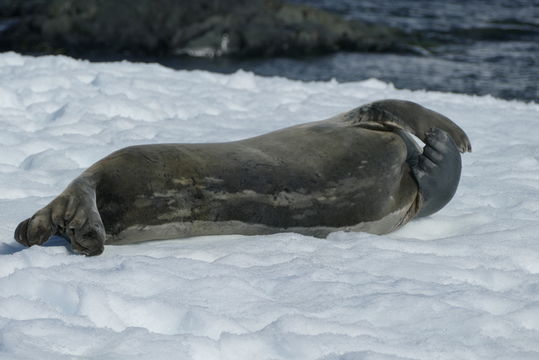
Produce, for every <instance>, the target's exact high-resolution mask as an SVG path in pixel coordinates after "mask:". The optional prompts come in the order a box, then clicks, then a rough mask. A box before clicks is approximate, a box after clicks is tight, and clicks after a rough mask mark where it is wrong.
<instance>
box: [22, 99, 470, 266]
mask: <svg viewBox="0 0 539 360" xmlns="http://www.w3.org/2000/svg"><path fill="white" fill-rule="evenodd" d="M411 135H415V136H416V137H418V138H419V139H420V140H421V141H423V142H424V143H425V146H424V148H423V149H421V148H420V147H419V146H418V145H417V143H416V142H415V141H414V139H413V138H412V136H411ZM459 151H460V152H465V151H471V145H470V141H469V139H468V137H467V136H466V134H465V133H464V131H463V130H462V129H461V128H459V127H458V126H457V125H456V124H455V123H453V122H452V121H451V120H449V119H448V118H447V117H445V116H443V115H441V114H439V113H437V112H434V111H432V110H429V109H426V108H424V107H422V106H421V105H418V104H416V103H413V102H409V101H402V100H382V101H377V102H373V103H370V104H367V105H363V106H360V107H358V108H356V109H353V110H351V111H349V112H346V113H343V114H339V115H337V116H334V117H332V118H329V119H327V120H322V121H317V122H312V123H306V124H302V125H297V126H293V127H289V128H285V129H282V130H278V131H274V132H271V133H268V134H265V135H261V136H257V137H253V138H248V139H244V140H241V141H234V142H227V143H208V144H156V145H142V146H131V147H127V148H124V149H121V150H118V151H116V152H114V153H112V154H110V155H108V156H107V157H105V158H103V159H101V160H100V161H98V162H97V163H95V164H94V165H92V166H91V167H89V168H88V169H87V170H86V171H84V172H83V173H82V174H81V175H80V176H79V177H77V178H76V179H75V180H73V181H72V182H71V183H70V184H69V185H68V187H67V188H66V189H65V190H64V191H63V192H62V193H61V194H60V195H59V196H58V197H56V198H55V199H54V200H53V201H52V202H51V203H49V204H48V205H47V206H45V207H44V208H42V209H41V210H39V211H37V212H36V213H35V214H34V215H33V216H32V217H31V218H29V219H26V220H24V221H22V222H21V223H20V224H19V225H18V226H17V229H16V230H15V239H16V240H17V241H19V242H20V243H22V244H24V245H27V246H31V245H35V244H43V243H44V242H46V241H47V240H48V239H49V238H50V237H51V236H53V235H59V236H62V237H64V238H66V239H68V240H69V241H70V242H71V245H72V248H73V251H74V252H76V253H80V254H85V255H98V254H100V253H102V252H103V250H104V244H125V243H134V242H139V241H147V240H159V239H172V238H183V237H192V236H197V235H217V234H244V235H254V234H270V233H277V232H297V233H301V234H306V235H311V236H316V237H325V236H327V235H328V234H329V233H330V232H332V231H338V230H344V231H364V232H369V233H374V234H384V233H388V232H391V231H393V230H396V229H398V228H399V227H401V226H403V225H404V224H406V223H407V222H408V221H410V220H411V219H413V218H414V217H418V216H428V215H430V214H433V213H435V212H436V211H438V210H440V209H441V208H442V207H443V206H444V205H445V204H447V203H448V202H449V200H451V198H452V197H453V195H454V194H455V191H456V189H457V186H458V182H459V179H460V173H461V158H460V153H459Z"/></svg>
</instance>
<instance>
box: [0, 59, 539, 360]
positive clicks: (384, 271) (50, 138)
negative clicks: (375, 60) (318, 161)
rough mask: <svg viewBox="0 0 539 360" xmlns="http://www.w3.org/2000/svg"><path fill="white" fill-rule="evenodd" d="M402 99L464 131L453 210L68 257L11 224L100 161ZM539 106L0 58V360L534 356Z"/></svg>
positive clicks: (364, 86)
mask: <svg viewBox="0 0 539 360" xmlns="http://www.w3.org/2000/svg"><path fill="white" fill-rule="evenodd" d="M383 98H400V99H407V100H412V101H416V102H419V103H421V104H423V105H425V106H427V107H429V108H432V109H434V110H437V111H439V112H441V113H443V114H445V115H447V116H449V117H450V118H452V119H453V120H455V121H456V122H457V123H458V124H459V125H461V126H462V127H463V128H464V129H465V130H466V131H467V133H468V134H469V136H470V138H471V140H472V145H473V148H474V152H473V153H472V154H465V155H464V157H463V167H464V168H463V175H462V180H461V185H460V187H459V190H458V192H457V194H456V196H455V198H454V199H453V201H452V202H451V203H450V204H449V205H448V206H446V207H445V208H444V209H443V210H442V211H440V212H439V213H437V214H435V215H433V216H430V217H428V218H424V219H421V220H417V221H413V222H411V223H409V224H407V225H406V226H405V227H404V228H403V229H401V230H399V231H397V232H395V233H392V234H389V235H384V236H375V235H369V234H361V233H342V232H341V233H334V234H331V235H330V236H329V237H328V238H327V239H315V238H310V237H306V236H301V235H298V234H293V233H289V234H278V235H271V236H214V237H199V238H192V239H187V240H172V241H161V242H150V243H144V244H138V245H124V246H106V248H105V252H104V253H103V255H101V256H98V257H93V258H87V257H83V256H78V255H74V254H72V253H71V252H70V251H69V250H68V248H67V247H66V245H65V243H64V242H62V241H60V240H58V239H55V240H54V239H53V240H51V241H50V243H49V244H46V246H41V247H37V246H36V247H32V248H23V247H22V246H20V245H18V244H17V243H16V242H15V241H14V240H13V239H12V236H13V230H14V228H15V226H16V225H17V223H18V222H19V221H21V220H23V219H24V218H26V217H28V216H30V215H32V214H33V213H34V212H35V211H36V210H37V209H38V208H40V207H41V206H43V205H45V204H46V203H48V202H49V201H50V200H52V199H53V197H54V196H55V195H56V194H58V193H59V192H60V191H61V190H62V189H63V188H64V187H65V186H66V185H67V184H68V182H69V181H71V179H73V178H74V177H75V176H76V175H77V174H79V173H80V172H81V171H82V169H84V168H86V167H87V166H89V165H90V164H92V163H93V162H95V161H97V160H98V159H99V158H101V157H103V156H104V155H106V154H108V153H110V152H111V151H113V150H115V149H118V148H121V147H124V146H127V145H132V144H143V143H159V142H211V141H226V140H235V139H240V138H245V137H248V136H253V135H257V134H261V133H264V132H267V131H270V130H274V129H278V128H282V127H285V126H288V125H292V124H297V123H302V122H307V121H313V120H319V119H322V118H326V117H329V116H331V115H333V114H336V113H338V112H341V111H345V110H348V109H351V108H353V107H355V106H358V105H360V104H363V103H366V102H369V101H373V100H378V99H383ZM538 120H539V105H537V104H534V103H529V104H526V103H522V102H517V101H502V100H498V99H494V98H492V97H489V96H487V97H475V96H466V95H456V94H443V93H434V92H425V91H414V92H412V91H408V90H396V89H395V88H394V87H393V86H391V85H389V84H385V83H382V82H380V81H377V80H368V81H362V82H355V83H345V84H339V83H337V82H335V81H331V82H312V83H304V82H299V81H291V80H287V79H283V78H262V77H257V76H254V75H253V74H251V73H246V72H242V71H239V72H237V73H235V74H232V75H219V74H212V73H209V72H203V71H173V70H170V69H167V68H164V67H161V66H157V65H145V64H132V63H126V62H123V63H105V64H91V63H89V62H86V61H77V60H73V59H70V58H66V57H40V58H32V57H23V56H20V55H17V54H14V53H6V54H0V126H1V129H2V132H1V133H0V214H1V217H0V254H1V255H0V329H1V333H0V334H1V336H0V358H1V359H10V360H16V359H41V360H46V359H54V360H58V359H60V360H61V359H75V358H84V359H131V358H136V359H141V360H142V359H152V360H153V359H202V360H209V359H324V360H337V359H341V360H351V359H354V360H355V359H365V360H367V359H368V360H390V359H392V360H397V359H398V360H402V359H425V360H431V359H451V360H455V359H534V360H537V359H539V235H538V234H539V218H538V214H539V141H538V140H537V139H538V138H539V130H538V127H537V124H538Z"/></svg>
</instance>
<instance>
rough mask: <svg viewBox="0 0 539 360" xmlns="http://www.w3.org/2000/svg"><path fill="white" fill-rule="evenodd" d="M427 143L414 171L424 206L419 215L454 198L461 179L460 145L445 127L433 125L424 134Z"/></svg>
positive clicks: (437, 208) (413, 168)
mask: <svg viewBox="0 0 539 360" xmlns="http://www.w3.org/2000/svg"><path fill="white" fill-rule="evenodd" d="M425 142H426V144H425V147H424V148H423V153H422V154H420V155H419V157H418V161H417V165H416V166H413V167H412V173H413V174H414V177H415V179H416V180H417V183H418V185H419V192H420V195H421V199H422V201H421V205H420V206H421V209H420V211H419V213H418V215H417V216H427V215H431V214H433V213H435V212H436V211H438V210H440V209H441V208H442V207H443V206H444V205H445V204H447V203H448V202H449V200H451V198H452V197H453V195H455V192H456V191H457V186H458V183H459V180H460V172H461V167H462V164H461V159H460V153H459V148H458V147H457V145H456V144H455V142H454V141H453V139H452V138H451V136H449V135H448V134H447V133H446V132H445V131H444V130H441V129H438V128H433V129H430V130H429V131H428V132H427V133H426V134H425Z"/></svg>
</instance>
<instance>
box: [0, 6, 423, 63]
mask: <svg viewBox="0 0 539 360" xmlns="http://www.w3.org/2000/svg"><path fill="white" fill-rule="evenodd" d="M413 49H414V41H413V39H410V38H409V37H408V36H406V35H405V34H403V33H402V32H399V31H398V30H395V29H391V28H389V27H385V26H383V25H372V24H366V23H362V22H359V21H348V20H345V19H343V18H342V17H340V16H338V15H335V14H332V13H329V12H327V11H323V10H320V9H316V8H312V7H309V6H305V5H297V4H288V3H285V2H282V1H280V0H197V1H177V0H133V1H129V0H85V1H80V0H48V1H46V0H25V1H20V0H0V51H9V50H12V51H17V52H20V53H25V54H66V55H70V56H77V57H100V56H102V57H107V56H125V57H133V56H176V55H178V56H182V55H189V56H196V57H216V56H231V57H250V56H256V57H270V56H279V55H287V56H302V55H315V54H324V53H330V52H337V51H363V52H411V51H413Z"/></svg>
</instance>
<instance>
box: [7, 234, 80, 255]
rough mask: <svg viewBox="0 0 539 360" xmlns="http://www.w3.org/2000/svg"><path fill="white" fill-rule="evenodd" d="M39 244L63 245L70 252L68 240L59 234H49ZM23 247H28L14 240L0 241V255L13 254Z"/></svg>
mask: <svg viewBox="0 0 539 360" xmlns="http://www.w3.org/2000/svg"><path fill="white" fill-rule="evenodd" d="M40 246H43V247H52V246H63V247H65V248H66V249H68V250H69V251H70V252H71V246H70V243H69V241H67V240H66V239H65V238H63V237H61V236H56V235H54V236H51V237H50V238H49V240H47V242H46V243H44V244H43V245H40ZM24 249H28V247H27V246H24V245H22V244H19V243H18V242H16V241H10V242H2V243H0V255H13V254H16V253H18V252H19V251H23V250H24Z"/></svg>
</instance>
